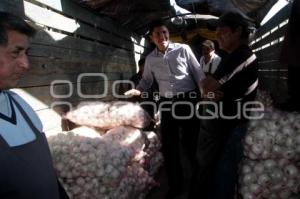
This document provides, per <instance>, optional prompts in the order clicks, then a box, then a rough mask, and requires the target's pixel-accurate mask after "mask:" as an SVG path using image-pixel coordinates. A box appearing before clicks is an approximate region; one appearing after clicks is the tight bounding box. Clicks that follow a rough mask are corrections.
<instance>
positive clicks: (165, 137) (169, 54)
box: [125, 21, 205, 199]
mask: <svg viewBox="0 0 300 199" xmlns="http://www.w3.org/2000/svg"><path fill="white" fill-rule="evenodd" d="M169 36H170V35H169V30H168V28H167V26H166V25H165V24H164V23H163V22H160V21H158V22H155V23H153V24H152V27H151V28H150V37H151V39H152V41H153V43H154V44H155V45H156V48H155V49H154V50H153V51H152V52H151V53H149V54H148V56H147V57H146V62H145V69H144V73H143V77H142V79H141V81H140V82H139V84H138V85H137V87H136V89H132V90H129V91H127V92H126V93H125V95H141V94H142V93H143V92H145V91H147V89H149V88H150V87H151V85H152V83H153V82H154V80H156V81H157V83H158V87H159V95H160V101H159V103H160V105H164V106H163V108H162V107H160V109H161V111H160V113H161V127H160V131H161V140H162V153H163V156H164V166H165V170H166V174H167V178H168V186H169V191H168V193H167V195H166V199H172V198H175V197H178V196H179V195H182V193H183V191H184V190H183V187H184V173H185V172H184V170H183V165H182V163H181V159H180V154H181V151H180V150H181V149H180V142H181V143H182V146H183V150H185V151H184V152H186V153H185V154H186V155H187V158H188V160H190V162H192V160H193V159H194V156H195V152H196V144H197V137H198V131H199V120H198V119H197V117H196V115H195V113H194V112H195V108H194V107H196V106H195V105H196V103H197V102H198V101H199V99H200V91H199V87H200V82H202V80H203V79H204V78H205V74H204V73H203V71H202V69H201V67H200V64H199V62H198V61H197V59H196V57H195V55H194V54H193V52H192V50H191V48H190V47H189V46H188V45H186V44H180V43H172V42H171V41H170V40H169ZM190 105H191V106H192V110H191V107H190ZM193 105H194V106H193ZM191 111H192V112H191ZM190 113H191V114H190ZM189 115H190V116H191V117H186V119H181V118H178V117H176V116H189Z"/></svg>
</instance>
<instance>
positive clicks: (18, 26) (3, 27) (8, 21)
mask: <svg viewBox="0 0 300 199" xmlns="http://www.w3.org/2000/svg"><path fill="white" fill-rule="evenodd" d="M8 30H15V31H17V32H20V33H23V34H25V35H27V36H28V37H33V36H34V34H35V32H36V30H35V29H34V28H33V27H31V26H30V25H29V24H28V23H27V22H26V21H25V20H24V19H23V18H21V17H19V16H16V15H14V14H11V13H8V12H2V11H0V45H1V46H3V45H7V42H8V35H7V31H8Z"/></svg>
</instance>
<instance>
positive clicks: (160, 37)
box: [151, 26, 170, 52]
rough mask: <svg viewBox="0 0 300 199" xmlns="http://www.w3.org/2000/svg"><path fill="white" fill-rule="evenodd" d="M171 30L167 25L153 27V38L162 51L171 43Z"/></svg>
mask: <svg viewBox="0 0 300 199" xmlns="http://www.w3.org/2000/svg"><path fill="white" fill-rule="evenodd" d="M169 37H170V34H169V30H168V28H167V27H166V26H158V27H155V28H154V29H153V32H152V34H151V39H152V41H153V43H154V44H155V45H156V47H157V48H158V49H159V50H160V51H163V52H164V51H165V50H166V49H167V47H168V45H169Z"/></svg>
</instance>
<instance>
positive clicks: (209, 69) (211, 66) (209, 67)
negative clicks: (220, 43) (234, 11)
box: [200, 52, 221, 74]
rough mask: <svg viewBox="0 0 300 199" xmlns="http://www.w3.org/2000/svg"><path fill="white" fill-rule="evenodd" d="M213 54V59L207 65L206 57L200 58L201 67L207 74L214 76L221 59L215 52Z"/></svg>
mask: <svg viewBox="0 0 300 199" xmlns="http://www.w3.org/2000/svg"><path fill="white" fill-rule="evenodd" d="M211 53H212V55H211V59H210V60H209V62H207V63H205V61H204V56H202V57H201V58H200V65H201V68H202V69H203V71H204V72H205V73H210V74H214V73H215V71H216V70H217V68H218V66H219V64H220V62H221V57H219V56H218V55H217V54H216V53H214V52H211Z"/></svg>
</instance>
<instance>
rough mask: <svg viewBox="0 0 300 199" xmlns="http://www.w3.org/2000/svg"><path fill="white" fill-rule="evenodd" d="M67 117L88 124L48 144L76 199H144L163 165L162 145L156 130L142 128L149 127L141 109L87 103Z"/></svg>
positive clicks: (58, 168)
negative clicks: (143, 129) (147, 130)
mask: <svg viewBox="0 0 300 199" xmlns="http://www.w3.org/2000/svg"><path fill="white" fill-rule="evenodd" d="M126 113H127V114H126ZM131 117H133V118H131ZM66 118H67V119H69V120H71V121H72V122H74V123H76V124H79V125H83V126H82V127H80V128H77V129H73V130H72V131H71V132H63V133H61V134H58V135H55V136H51V137H49V138H48V141H49V144H50V149H51V152H52V156H53V161H54V167H55V168H56V170H57V173H58V176H59V179H60V181H61V182H62V183H63V185H64V187H65V188H66V190H67V193H68V195H69V196H70V197H71V198H74V199H81V198H82V199H83V198H85V199H86V198H92V199H98V198H99V199H100V198H101V199H120V198H121V199H131V198H144V197H145V193H147V191H148V190H149V189H151V188H152V187H153V186H155V185H156V183H155V181H154V180H153V175H154V174H155V173H156V172H157V170H158V168H159V167H160V166H161V165H162V156H161V154H160V152H159V149H160V141H159V138H158V137H157V135H156V134H155V133H154V132H143V131H141V130H140V129H138V128H144V127H146V126H147V125H149V123H150V117H149V116H148V114H147V113H146V112H145V111H144V110H143V109H142V108H141V107H139V106H138V105H136V104H133V103H130V102H122V103H116V102H115V103H103V102H91V103H87V102H85V103H83V104H80V105H79V106H78V108H77V109H75V110H73V111H71V112H69V113H67V114H66ZM95 118H97V119H95ZM123 125H126V126H123ZM136 127H138V128H136ZM100 129H101V130H100Z"/></svg>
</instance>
